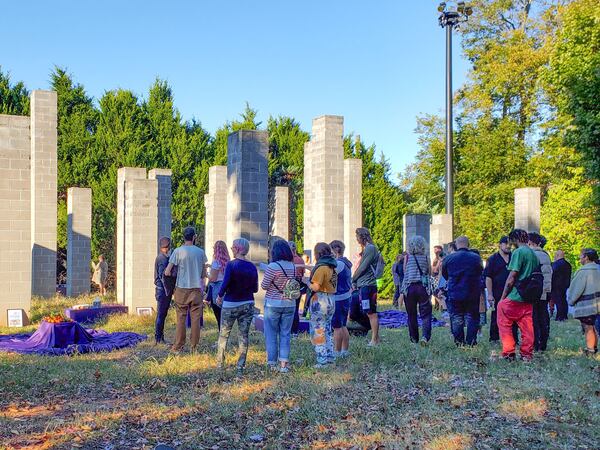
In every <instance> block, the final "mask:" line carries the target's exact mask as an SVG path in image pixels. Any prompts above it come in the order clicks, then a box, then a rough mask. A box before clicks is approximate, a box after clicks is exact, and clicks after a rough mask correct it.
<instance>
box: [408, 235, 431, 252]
mask: <svg viewBox="0 0 600 450" xmlns="http://www.w3.org/2000/svg"><path fill="white" fill-rule="evenodd" d="M426 251H427V242H425V238H424V237H423V236H413V237H411V238H410V239H409V241H408V253H410V254H411V255H425V252H426Z"/></svg>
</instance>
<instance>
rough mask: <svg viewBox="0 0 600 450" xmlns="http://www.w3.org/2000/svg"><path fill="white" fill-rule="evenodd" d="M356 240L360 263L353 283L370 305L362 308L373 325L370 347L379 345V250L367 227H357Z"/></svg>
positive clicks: (360, 295)
mask: <svg viewBox="0 0 600 450" xmlns="http://www.w3.org/2000/svg"><path fill="white" fill-rule="evenodd" d="M356 241H357V242H358V244H359V245H360V247H361V252H360V263H359V264H358V266H357V268H356V270H355V271H354V274H353V275H352V284H353V286H355V287H356V289H357V290H358V291H359V298H360V300H361V303H363V302H364V303H365V306H367V304H366V302H368V307H363V308H362V310H363V312H365V313H366V314H367V316H368V318H369V324H370V326H371V341H370V342H369V344H368V345H369V347H373V346H375V345H378V344H379V342H380V339H379V318H378V317H377V279H376V278H375V272H376V267H377V264H378V262H379V250H378V249H377V247H376V246H375V244H373V238H372V237H371V233H370V231H369V230H368V229H366V228H357V229H356Z"/></svg>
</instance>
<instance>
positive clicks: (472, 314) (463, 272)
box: [442, 236, 483, 346]
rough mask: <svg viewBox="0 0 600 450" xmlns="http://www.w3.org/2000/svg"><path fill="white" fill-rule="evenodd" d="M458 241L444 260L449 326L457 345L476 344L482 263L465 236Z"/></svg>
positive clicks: (443, 274)
mask: <svg viewBox="0 0 600 450" xmlns="http://www.w3.org/2000/svg"><path fill="white" fill-rule="evenodd" d="M455 243H456V252H454V253H452V254H450V255H448V256H446V257H445V258H444V260H443V262H442V276H443V277H444V278H445V279H446V280H447V281H448V284H447V290H448V295H447V298H446V306H447V307H448V312H449V313H450V328H451V331H452V335H453V336H454V342H455V343H456V345H457V346H462V345H465V344H466V345H477V331H478V329H479V300H480V295H481V274H482V272H483V264H482V262H481V257H480V256H479V255H478V254H477V253H474V252H472V251H469V239H468V238H467V237H466V236H461V237H459V238H457V239H456V241H455ZM465 325H466V327H467V334H466V337H465Z"/></svg>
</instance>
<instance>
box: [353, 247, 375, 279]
mask: <svg viewBox="0 0 600 450" xmlns="http://www.w3.org/2000/svg"><path fill="white" fill-rule="evenodd" d="M378 260H379V250H377V247H375V245H374V244H367V246H366V247H365V249H364V250H363V253H362V256H361V258H360V264H359V265H358V267H357V268H356V270H355V271H354V274H353V275H352V284H355V285H356V287H357V288H361V287H364V286H377V280H376V279H375V268H376V267H377V261H378Z"/></svg>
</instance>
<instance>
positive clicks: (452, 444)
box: [425, 433, 473, 450]
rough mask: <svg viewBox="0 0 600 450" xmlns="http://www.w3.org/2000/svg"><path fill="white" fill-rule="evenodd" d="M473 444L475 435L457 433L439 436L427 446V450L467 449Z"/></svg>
mask: <svg viewBox="0 0 600 450" xmlns="http://www.w3.org/2000/svg"><path fill="white" fill-rule="evenodd" d="M472 445H473V437H472V436H469V435H468V434H463V433H457V434H448V435H446V436H438V437H436V438H435V439H434V440H432V441H431V442H430V443H428V444H427V445H426V446H425V449H426V450H466V449H469V448H471V447H472Z"/></svg>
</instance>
